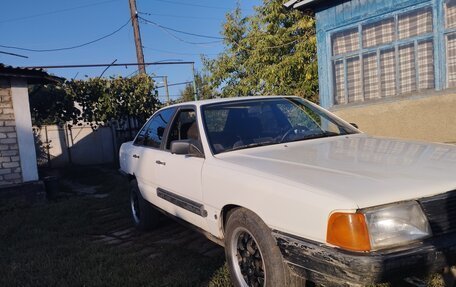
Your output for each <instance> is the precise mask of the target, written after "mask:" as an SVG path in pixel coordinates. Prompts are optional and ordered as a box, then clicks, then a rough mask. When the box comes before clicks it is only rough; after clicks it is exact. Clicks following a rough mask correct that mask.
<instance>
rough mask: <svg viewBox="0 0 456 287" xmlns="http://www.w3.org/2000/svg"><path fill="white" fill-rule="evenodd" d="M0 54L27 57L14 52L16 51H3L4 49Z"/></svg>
mask: <svg viewBox="0 0 456 287" xmlns="http://www.w3.org/2000/svg"><path fill="white" fill-rule="evenodd" d="M0 54H5V55H10V56H15V57H20V58H26V59H28V57H27V56H24V55H20V54H16V53H10V52H5V51H0Z"/></svg>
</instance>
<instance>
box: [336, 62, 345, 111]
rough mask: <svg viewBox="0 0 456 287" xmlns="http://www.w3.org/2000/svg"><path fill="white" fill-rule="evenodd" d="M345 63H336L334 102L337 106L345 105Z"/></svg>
mask: <svg viewBox="0 0 456 287" xmlns="http://www.w3.org/2000/svg"><path fill="white" fill-rule="evenodd" d="M344 73H345V71H344V61H342V60H339V61H334V79H335V83H334V90H335V91H334V92H335V93H334V94H335V98H334V102H335V103H336V104H344V103H345V77H344V76H345V75H344Z"/></svg>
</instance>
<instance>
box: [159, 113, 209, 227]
mask: <svg viewBox="0 0 456 287" xmlns="http://www.w3.org/2000/svg"><path fill="white" fill-rule="evenodd" d="M174 140H191V141H192V142H193V143H194V145H195V146H197V147H198V149H199V150H200V151H202V150H203V148H202V145H201V138H200V136H199V131H198V123H197V117H196V110H195V108H194V107H187V106H184V107H181V108H180V109H179V110H178V111H177V112H176V114H175V116H174V119H173V122H172V123H171V125H170V128H169V131H168V136H167V139H166V144H165V145H164V146H163V151H162V152H160V154H159V155H158V157H157V160H156V165H157V166H158V167H159V168H157V184H158V188H157V194H158V196H159V197H160V198H162V200H163V201H166V202H167V205H168V208H167V211H168V212H169V211H170V210H172V214H173V215H175V216H177V217H180V218H182V219H184V220H186V221H188V222H190V223H192V224H194V225H196V226H198V227H201V228H203V226H204V222H205V221H204V219H205V217H206V216H207V212H206V211H205V209H204V205H203V204H202V185H201V172H202V168H203V164H204V155H203V154H202V155H201V156H189V155H177V154H172V153H171V151H170V147H171V142H172V141H174Z"/></svg>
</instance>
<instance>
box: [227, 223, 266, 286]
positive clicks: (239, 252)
mask: <svg viewBox="0 0 456 287" xmlns="http://www.w3.org/2000/svg"><path fill="white" fill-rule="evenodd" d="M231 259H232V261H233V265H234V274H235V276H236V278H237V281H238V282H240V283H241V286H243V287H244V286H245V287H250V286H255V287H258V286H265V282H266V272H265V268H264V262H263V255H262V253H261V250H260V247H259V246H258V244H257V242H256V240H255V238H254V237H253V235H252V234H251V233H250V232H249V231H248V230H247V229H245V228H243V227H238V228H236V229H235V231H234V233H233V240H232V241H231Z"/></svg>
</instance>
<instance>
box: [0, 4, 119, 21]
mask: <svg viewBox="0 0 456 287" xmlns="http://www.w3.org/2000/svg"><path fill="white" fill-rule="evenodd" d="M117 1H120V0H108V1H101V2H96V3H91V4H86V5H81V6H75V7H72V8H66V9H59V10H54V11H49V12H44V13H39V14H34V15H28V16H23V17H18V18H12V19H6V20H2V21H0V23H8V22H17V21H21V20H28V19H33V18H38V17H41V16H48V15H54V14H59V13H62V12H69V11H73V10H78V9H83V8H88V7H93V6H98V5H102V4H106V3H111V2H117Z"/></svg>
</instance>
